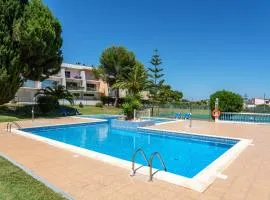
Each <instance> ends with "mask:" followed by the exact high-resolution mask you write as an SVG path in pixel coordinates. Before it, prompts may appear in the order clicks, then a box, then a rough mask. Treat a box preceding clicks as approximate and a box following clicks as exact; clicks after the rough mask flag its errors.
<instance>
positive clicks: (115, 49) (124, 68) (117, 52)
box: [100, 46, 136, 106]
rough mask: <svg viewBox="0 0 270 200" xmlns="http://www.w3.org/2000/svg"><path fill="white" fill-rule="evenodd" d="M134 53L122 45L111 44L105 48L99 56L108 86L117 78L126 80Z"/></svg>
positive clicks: (117, 91) (116, 99) (133, 61)
mask: <svg viewBox="0 0 270 200" xmlns="http://www.w3.org/2000/svg"><path fill="white" fill-rule="evenodd" d="M135 63H136V60H135V55H134V53H132V52H130V51H128V50H127V49H126V48H125V47H123V46H112V47H110V48H107V49H105V50H104V51H103V52H102V54H101V56H100V64H101V67H102V68H103V69H104V74H105V78H106V81H107V82H108V84H109V86H110V87H112V85H113V84H114V83H115V82H116V81H117V80H126V76H127V74H128V73H129V72H130V69H131V68H132V66H133V65H135ZM118 99H119V88H116V98H115V103H114V105H115V106H118Z"/></svg>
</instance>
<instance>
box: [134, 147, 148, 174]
mask: <svg viewBox="0 0 270 200" xmlns="http://www.w3.org/2000/svg"><path fill="white" fill-rule="evenodd" d="M139 152H141V154H142V156H143V158H144V160H145V161H146V162H147V166H148V167H149V166H150V163H149V160H148V159H147V158H146V155H145V153H144V151H143V149H142V148H139V149H137V150H136V151H135V152H134V153H133V155H132V174H131V176H134V175H135V173H136V170H135V158H136V155H137V154H138V153H139ZM139 168H140V167H139Z"/></svg>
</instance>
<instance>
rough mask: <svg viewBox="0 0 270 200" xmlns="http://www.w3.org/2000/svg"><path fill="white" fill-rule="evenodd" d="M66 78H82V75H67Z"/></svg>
mask: <svg viewBox="0 0 270 200" xmlns="http://www.w3.org/2000/svg"><path fill="white" fill-rule="evenodd" d="M66 78H72V79H82V77H81V76H77V75H75V76H70V75H66Z"/></svg>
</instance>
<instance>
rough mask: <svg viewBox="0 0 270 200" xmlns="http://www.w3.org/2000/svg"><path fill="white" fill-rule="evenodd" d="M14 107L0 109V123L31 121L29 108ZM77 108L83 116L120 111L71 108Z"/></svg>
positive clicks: (48, 115)
mask: <svg viewBox="0 0 270 200" xmlns="http://www.w3.org/2000/svg"><path fill="white" fill-rule="evenodd" d="M14 107H15V106H11V108H12V109H8V108H7V107H6V106H5V107H4V106H2V107H0V122H10V121H17V120H24V119H31V109H32V107H31V106H18V107H17V112H15V111H13V110H15V109H14ZM73 107H74V108H77V109H78V110H79V111H80V112H81V113H82V114H83V115H91V114H120V113H121V109H120V108H115V107H112V106H104V107H103V108H100V107H95V106H84V107H82V108H80V107H79V106H73ZM59 116H61V115H59V113H57V112H50V113H49V114H47V115H45V116H44V115H42V114H37V113H36V116H35V117H46V118H53V117H59Z"/></svg>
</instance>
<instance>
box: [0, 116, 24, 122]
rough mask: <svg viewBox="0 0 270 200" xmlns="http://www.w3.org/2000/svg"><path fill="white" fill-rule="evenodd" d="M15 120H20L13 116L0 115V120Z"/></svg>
mask: <svg viewBox="0 0 270 200" xmlns="http://www.w3.org/2000/svg"><path fill="white" fill-rule="evenodd" d="M17 120H20V118H18V117H15V116H7V115H0V122H11V121H17Z"/></svg>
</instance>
